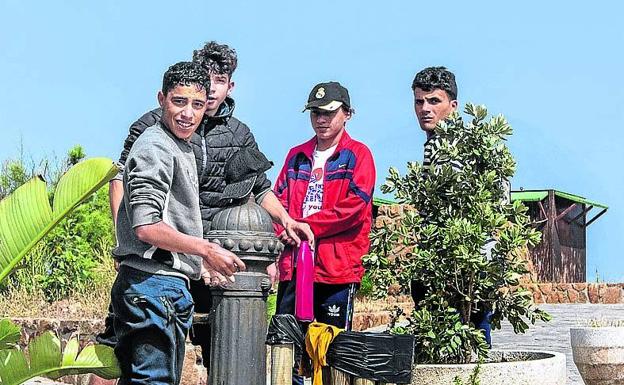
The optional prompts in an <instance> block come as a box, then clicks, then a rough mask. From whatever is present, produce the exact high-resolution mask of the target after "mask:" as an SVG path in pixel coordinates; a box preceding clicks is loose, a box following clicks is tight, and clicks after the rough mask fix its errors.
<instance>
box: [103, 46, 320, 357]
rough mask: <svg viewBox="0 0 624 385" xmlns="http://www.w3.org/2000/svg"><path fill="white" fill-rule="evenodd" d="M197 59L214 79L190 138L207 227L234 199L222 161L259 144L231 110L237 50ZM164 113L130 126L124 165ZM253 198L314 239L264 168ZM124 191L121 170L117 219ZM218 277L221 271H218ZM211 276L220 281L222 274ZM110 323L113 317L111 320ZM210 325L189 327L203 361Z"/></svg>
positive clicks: (200, 299)
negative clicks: (227, 189) (287, 208)
mask: <svg viewBox="0 0 624 385" xmlns="http://www.w3.org/2000/svg"><path fill="white" fill-rule="evenodd" d="M193 62H195V63H197V64H199V65H201V66H202V67H203V68H204V69H205V70H207V71H208V73H209V74H210V79H211V85H210V92H209V93H208V99H207V108H206V113H205V115H204V118H203V121H202V123H201V124H200V125H199V126H198V127H197V129H196V130H195V132H194V133H193V134H192V135H191V137H190V139H189V141H190V144H191V148H192V151H193V153H194V156H195V160H196V164H197V173H198V178H199V205H200V210H201V217H202V225H203V231H204V233H205V232H206V231H207V230H209V229H210V222H211V220H212V217H213V216H214V215H215V214H216V213H217V212H218V211H219V210H221V209H222V208H223V207H225V206H227V205H228V204H231V203H233V202H232V201H228V200H223V199H222V193H223V189H224V188H225V185H226V182H225V172H224V167H225V163H226V161H227V160H228V159H229V158H230V157H231V156H232V155H233V154H234V153H236V152H237V151H239V150H240V149H242V148H246V147H249V148H254V149H258V145H257V143H256V141H255V139H254V137H253V135H252V133H251V132H250V130H249V128H248V127H247V125H245V124H244V123H242V122H241V121H239V120H238V119H236V118H235V117H233V116H232V114H233V112H234V100H233V99H232V98H231V97H230V94H231V92H232V90H233V89H234V82H233V81H232V74H233V73H234V70H236V67H237V64H238V59H237V55H236V51H234V49H232V48H230V47H229V46H227V45H225V44H218V43H216V42H214V41H211V42H208V43H206V44H205V45H204V47H203V48H202V49H200V50H196V51H194V52H193ZM161 115H162V110H161V109H160V108H157V109H155V110H152V111H149V112H147V113H146V114H144V115H143V116H142V117H141V118H139V120H138V121H136V122H135V123H133V124H132V125H131V126H130V132H129V134H128V137H127V138H126V140H125V143H124V149H123V151H122V153H121V156H120V159H119V163H120V164H121V166H123V165H124V164H125V163H126V157H127V156H128V153H129V151H130V150H131V148H132V145H133V143H134V142H135V140H136V139H137V138H138V137H139V136H140V135H141V133H142V132H143V131H145V129H146V128H147V127H150V126H152V125H154V124H156V123H157V122H158V121H159V120H160V119H161ZM252 192H253V194H254V198H255V200H256V202H258V203H259V204H260V205H261V206H262V207H263V208H264V209H266V210H267V211H268V212H269V214H270V215H271V217H272V218H273V220H274V221H275V222H276V223H278V224H280V225H281V226H284V228H285V229H286V231H287V233H288V234H289V235H290V236H291V237H292V238H293V239H294V240H295V241H296V242H299V240H300V237H304V238H305V239H310V240H312V237H313V236H312V232H311V230H310V228H309V226H308V225H307V224H305V223H299V222H296V221H294V220H293V219H292V218H291V217H290V215H288V213H287V212H286V211H285V210H284V208H283V207H282V205H281V204H280V203H279V201H278V200H277V198H276V197H275V195H274V194H273V192H272V191H271V182H270V181H269V180H268V179H267V177H266V174H264V173H262V174H260V175H259V176H258V177H257V179H256V183H255V185H254V187H253V189H252ZM122 197H123V185H122V182H121V174H120V175H118V177H117V178H115V179H113V180H112V181H111V182H110V186H109V198H110V205H111V212H112V215H113V219H115V218H116V217H117V212H118V210H119V204H120V202H121V199H122ZM215 276H216V277H218V275H215ZM220 279H221V281H219V280H218V279H217V280H215V281H214V282H212V283H213V284H219V283H222V281H223V278H222V277H221V278H220ZM191 293H192V294H193V299H194V301H195V304H196V306H195V308H196V311H197V312H208V311H209V310H210V307H211V306H212V300H211V296H210V291H209V290H208V288H206V287H205V285H204V284H203V283H202V282H198V283H195V282H192V285H191ZM107 324H110V319H109V320H107ZM209 333H210V329H209V326H208V325H201V326H199V325H197V326H196V327H194V329H193V330H192V333H191V339H192V340H193V343H195V344H198V345H201V346H202V355H203V358H204V365H205V366H208V364H209V349H210V334H209ZM109 337H111V330H110V328H108V333H107V332H105V333H104V334H103V335H100V336H99V338H100V342H102V343H108V344H111V345H113V344H114V343H115V341H114V339H111V338H109Z"/></svg>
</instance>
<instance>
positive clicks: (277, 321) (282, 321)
mask: <svg viewBox="0 0 624 385" xmlns="http://www.w3.org/2000/svg"><path fill="white" fill-rule="evenodd" d="M266 344H267V345H281V344H294V345H295V348H298V349H300V350H301V349H302V348H303V344H304V337H303V332H302V331H301V326H299V323H298V322H297V320H296V319H295V316H294V315H292V314H275V315H274V316H273V317H271V322H270V323H269V330H268V332H267V337H266Z"/></svg>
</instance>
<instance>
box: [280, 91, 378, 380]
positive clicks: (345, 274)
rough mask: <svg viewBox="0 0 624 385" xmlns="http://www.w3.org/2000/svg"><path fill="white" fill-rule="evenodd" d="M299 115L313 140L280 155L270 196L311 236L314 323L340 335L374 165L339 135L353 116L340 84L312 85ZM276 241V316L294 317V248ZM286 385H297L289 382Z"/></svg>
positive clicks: (364, 247) (366, 223)
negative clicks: (305, 120)
mask: <svg viewBox="0 0 624 385" xmlns="http://www.w3.org/2000/svg"><path fill="white" fill-rule="evenodd" d="M306 110H309V111H310V123H311V124H312V129H313V130H314V133H315V136H314V137H313V138H312V139H310V140H308V141H307V142H306V143H303V144H301V145H299V146H296V147H294V148H292V149H291V150H290V151H289V152H288V155H287V157H286V161H285V162H284V166H283V167H282V169H281V172H280V174H279V176H278V178H277V180H276V183H275V187H274V192H275V195H276V196H277V198H278V199H279V200H280V202H281V203H282V204H283V205H284V207H285V208H286V210H287V211H288V213H289V214H290V216H291V217H292V218H293V219H296V220H298V221H302V222H305V223H307V224H308V225H310V228H311V229H312V232H313V233H314V237H315V240H314V241H315V270H314V315H315V318H316V320H317V321H319V322H323V323H326V324H330V325H334V326H337V327H340V328H343V329H347V330H348V329H350V328H351V318H352V310H353V297H354V294H355V291H356V290H357V288H358V286H359V284H360V281H361V279H362V276H363V275H364V267H363V266H362V261H361V257H362V255H364V254H366V253H367V252H368V247H369V239H368V234H369V232H370V227H371V220H372V196H373V189H374V186H375V165H374V162H373V157H372V154H371V152H370V150H369V149H368V147H366V145H364V144H363V143H361V142H358V141H356V140H354V139H352V138H351V137H350V136H349V134H347V131H346V125H347V121H349V119H351V116H352V115H353V109H352V108H351V101H350V98H349V93H348V91H347V89H346V88H344V87H343V86H342V85H340V83H337V82H328V83H320V84H317V85H316V86H314V88H313V89H312V91H311V92H310V95H309V97H308V103H307V104H306V106H305V109H304V111H306ZM277 234H278V236H279V237H280V239H281V240H282V242H284V243H285V244H286V245H287V247H286V248H285V249H284V251H283V252H282V254H281V256H280V258H279V261H278V263H277V265H278V268H279V281H280V282H279V286H278V292H277V309H276V311H277V313H278V314H294V307H295V286H296V284H295V277H296V275H295V274H294V271H295V269H296V266H294V259H295V258H294V257H295V253H296V248H295V247H294V242H293V240H292V239H290V238H289V237H288V235H287V234H286V233H285V232H284V231H282V230H281V229H279V228H278V231H277ZM293 383H295V384H299V383H303V382H302V379H301V378H300V377H298V376H295V377H294V378H293Z"/></svg>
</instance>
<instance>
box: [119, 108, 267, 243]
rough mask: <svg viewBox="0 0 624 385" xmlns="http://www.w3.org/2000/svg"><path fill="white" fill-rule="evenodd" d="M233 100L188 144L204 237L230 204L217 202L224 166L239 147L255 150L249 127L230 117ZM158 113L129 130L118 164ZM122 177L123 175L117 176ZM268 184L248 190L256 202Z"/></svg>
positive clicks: (264, 181)
mask: <svg viewBox="0 0 624 385" xmlns="http://www.w3.org/2000/svg"><path fill="white" fill-rule="evenodd" d="M233 112H234V100H233V99H231V98H229V97H228V98H226V99H225V101H224V102H223V103H222V104H221V106H220V107H219V111H218V112H217V114H216V115H215V116H206V117H205V118H204V121H203V122H202V124H201V125H200V126H199V128H198V129H197V131H195V133H194V134H193V135H192V136H191V144H192V148H193V152H194V153H195V160H196V162H197V173H198V177H199V206H200V210H201V216H202V222H203V226H204V233H206V231H207V230H209V229H210V221H211V220H212V217H213V216H214V215H215V214H216V213H217V212H218V211H219V210H221V209H222V208H223V207H226V206H227V205H228V204H230V203H231V202H230V201H223V200H221V194H222V192H223V189H224V188H225V172H224V166H225V162H226V161H227V160H228V159H229V158H230V157H231V156H232V155H233V154H234V153H235V152H236V151H238V150H240V149H241V148H243V147H253V148H256V149H257V148H258V144H257V143H256V140H255V139H254V137H253V135H252V133H251V132H250V131H249V127H247V125H246V124H245V123H242V122H241V121H240V120H238V119H236V118H235V117H233V116H232V113H233ZM161 114H162V110H161V109H160V108H157V109H155V110H152V111H150V112H148V113H146V114H145V115H143V116H141V117H140V118H139V120H137V121H136V122H134V123H133V124H132V125H131V126H130V133H129V134H128V137H127V138H126V141H125V142H124V149H123V151H122V152H121V156H120V157H119V163H120V165H121V166H123V165H124V164H125V163H126V158H127V157H128V153H129V152H130V149H131V148H132V144H133V143H134V142H135V141H136V139H137V138H138V137H139V135H141V133H143V131H145V129H146V128H148V127H150V126H153V125H154V124H156V123H157V122H158V121H160V116H161ZM121 174H123V172H122V173H121ZM270 189H271V181H270V180H268V179H267V177H266V174H262V175H260V176H259V177H258V178H257V179H256V183H255V185H254V188H253V190H252V192H253V194H254V196H255V198H256V201H257V202H260V201H261V200H262V198H263V197H264V194H265V193H267V192H268V191H270Z"/></svg>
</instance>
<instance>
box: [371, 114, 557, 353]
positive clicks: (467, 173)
mask: <svg viewBox="0 0 624 385" xmlns="http://www.w3.org/2000/svg"><path fill="white" fill-rule="evenodd" d="M465 112H466V114H468V115H469V116H470V118H471V119H470V122H469V123H464V121H463V119H462V118H461V117H460V116H459V114H456V113H455V114H453V115H452V116H451V117H450V119H449V120H448V121H447V122H443V123H441V124H440V125H439V126H438V127H437V128H436V133H437V134H438V135H439V137H440V143H441V144H440V149H439V150H438V153H437V155H436V156H437V159H439V162H438V163H437V164H434V165H433V166H432V167H431V168H429V169H427V170H425V169H423V166H422V165H421V164H419V163H415V162H414V163H409V164H408V170H407V174H406V175H404V176H401V175H400V174H399V172H398V170H396V169H395V168H391V169H390V175H389V176H388V178H387V182H386V183H385V184H384V185H383V186H382V191H383V192H385V193H387V192H394V194H395V199H396V200H397V201H398V202H399V203H403V204H407V205H408V207H412V208H414V209H407V210H406V212H405V215H404V216H403V217H402V218H401V220H400V221H399V223H397V224H394V225H389V226H387V227H385V228H381V229H377V230H375V231H373V232H372V234H371V240H372V241H371V252H370V253H369V254H368V255H367V256H365V257H364V262H365V264H366V267H367V269H368V271H369V276H370V278H371V280H372V282H373V287H374V292H375V294H376V295H377V296H384V295H386V294H387V292H388V290H389V289H391V288H392V290H393V291H396V290H395V289H396V287H397V286H398V287H402V289H403V292H409V287H410V282H411V281H412V280H417V281H419V282H421V283H423V284H424V285H425V286H426V287H427V296H426V298H425V299H424V300H422V301H421V302H420V303H418V304H417V306H416V309H415V310H414V312H413V313H412V314H411V317H410V318H408V325H407V326H401V327H400V328H399V329H397V331H400V332H405V333H410V334H413V335H414V336H415V337H416V349H415V351H416V352H417V355H416V359H417V361H418V362H436V363H444V362H452V363H461V362H468V361H470V360H471V356H472V354H473V353H476V354H477V355H479V356H483V355H485V354H487V346H486V344H485V341H484V338H483V335H482V333H481V332H480V331H479V330H477V329H476V328H475V325H474V324H472V323H471V322H470V317H471V315H472V314H474V313H476V312H477V311H483V310H491V311H493V315H492V319H491V322H492V328H493V329H496V328H500V322H501V320H502V319H507V320H509V322H510V323H511V324H512V326H513V327H514V331H515V332H516V333H520V332H524V331H526V329H527V328H528V324H527V321H528V322H531V323H534V322H536V321H537V320H548V319H549V316H548V314H546V313H544V312H543V311H540V310H539V309H536V308H534V307H533V305H532V296H531V294H530V293H529V292H528V291H526V290H522V289H516V290H509V288H510V287H514V286H517V285H518V283H519V278H520V277H521V276H522V274H525V273H526V272H527V269H526V262H525V260H524V259H523V258H522V251H523V250H524V249H525V248H526V247H527V245H535V244H536V243H537V242H539V239H540V234H539V233H538V232H537V231H535V230H534V229H532V228H531V227H530V226H529V217H528V216H527V214H526V212H527V209H526V207H525V206H523V205H522V204H521V202H514V203H509V202H508V200H506V199H505V198H506V195H507V193H508V191H506V188H505V183H503V182H504V181H506V180H510V178H511V177H512V176H513V174H514V172H515V162H514V159H513V157H512V156H511V153H510V152H509V149H508V148H507V146H506V145H505V140H506V138H507V137H508V136H509V135H511V132H512V130H511V127H510V126H509V124H508V123H507V121H506V120H505V119H504V118H503V117H502V116H500V115H499V116H496V117H493V118H491V119H489V120H487V121H486V120H485V118H486V117H487V110H486V109H485V107H483V106H474V105H471V104H468V105H467V106H466V109H465ZM451 162H453V163H454V164H455V165H457V164H460V165H461V167H457V166H456V167H452V165H451ZM490 237H494V239H496V241H497V243H496V246H495V247H494V248H493V249H492V251H491V255H486V254H485V253H484V252H483V251H482V248H483V245H484V244H485V243H486V240H487V239H488V238H490ZM394 250H402V251H403V252H401V253H396V252H394Z"/></svg>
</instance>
